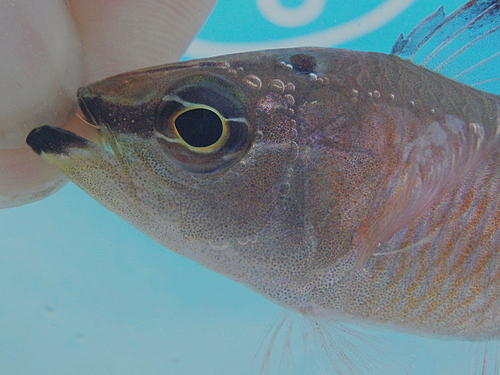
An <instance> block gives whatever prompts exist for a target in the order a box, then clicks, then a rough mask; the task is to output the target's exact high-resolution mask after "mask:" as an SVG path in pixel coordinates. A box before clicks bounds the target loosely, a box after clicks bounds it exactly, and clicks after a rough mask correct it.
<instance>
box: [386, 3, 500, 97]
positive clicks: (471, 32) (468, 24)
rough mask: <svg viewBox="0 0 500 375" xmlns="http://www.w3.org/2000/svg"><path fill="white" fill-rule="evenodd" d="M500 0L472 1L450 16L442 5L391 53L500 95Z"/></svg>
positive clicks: (400, 41)
mask: <svg viewBox="0 0 500 375" xmlns="http://www.w3.org/2000/svg"><path fill="white" fill-rule="evenodd" d="M499 30H500V0H473V1H470V2H468V3H466V4H465V5H463V6H462V7H460V8H459V9H457V10H456V11H454V12H453V13H451V14H450V15H449V16H446V15H445V13H444V9H443V7H441V8H439V9H438V10H437V11H436V12H435V13H434V14H432V15H431V16H429V17H428V18H427V19H425V20H424V21H423V22H422V23H420V24H419V25H418V26H417V27H416V28H415V29H413V30H412V31H411V32H410V34H408V37H407V38H404V37H403V35H402V34H401V35H400V36H399V38H398V40H397V41H396V43H395V44H394V46H393V47H392V51H391V53H392V54H394V55H398V56H400V57H401V58H404V59H408V60H411V61H413V62H414V63H415V64H418V65H422V66H424V67H426V68H428V69H430V70H434V71H436V72H439V73H441V74H443V75H444V76H446V77H449V78H453V79H455V80H457V81H459V82H462V83H465V84H467V85H470V86H473V87H477V88H478V89H481V90H484V91H488V92H491V93H495V94H500V33H499Z"/></svg>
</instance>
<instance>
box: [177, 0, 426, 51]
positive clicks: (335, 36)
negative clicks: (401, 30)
mask: <svg viewBox="0 0 500 375" xmlns="http://www.w3.org/2000/svg"><path fill="white" fill-rule="evenodd" d="M415 1H416V0H387V1H386V2H385V3H383V4H381V5H379V6H378V7H376V8H375V9H373V10H371V11H370V12H368V13H365V14H363V15H362V16H360V17H358V18H355V19H353V20H352V21H349V22H347V23H344V24H342V25H339V26H335V27H332V28H330V29H327V30H323V31H319V32H317V33H313V34H309V35H304V36H300V37H295V38H289V39H282V40H274V41H270V42H251V43H223V42H210V41H206V40H202V39H195V40H194V41H193V43H191V45H190V46H189V48H188V50H187V52H186V56H188V57H190V58H193V57H206V56H215V55H224V54H228V53H236V52H246V51H256V50H262V49H272V48H288V47H306V46H323V47H332V46H335V45H338V44H341V43H345V42H347V41H349V40H352V39H355V38H358V37H360V36H362V35H365V34H368V33H369V32H371V31H373V30H376V29H378V28H379V27H381V26H383V25H385V24H386V23H387V22H389V21H390V20H392V19H393V18H395V17H396V16H397V15H399V14H400V13H402V12H403V11H404V10H405V9H406V8H408V7H409V6H410V5H411V4H413V3H414V2H415Z"/></svg>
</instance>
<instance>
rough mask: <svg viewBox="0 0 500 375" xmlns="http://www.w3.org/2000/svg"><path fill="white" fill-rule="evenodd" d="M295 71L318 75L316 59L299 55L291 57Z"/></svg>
mask: <svg viewBox="0 0 500 375" xmlns="http://www.w3.org/2000/svg"><path fill="white" fill-rule="evenodd" d="M290 62H291V63H292V66H293V69H294V70H296V71H297V72H299V73H303V74H309V73H316V59H315V58H314V57H313V56H311V55H306V54H303V53H299V54H297V55H293V56H291V57H290Z"/></svg>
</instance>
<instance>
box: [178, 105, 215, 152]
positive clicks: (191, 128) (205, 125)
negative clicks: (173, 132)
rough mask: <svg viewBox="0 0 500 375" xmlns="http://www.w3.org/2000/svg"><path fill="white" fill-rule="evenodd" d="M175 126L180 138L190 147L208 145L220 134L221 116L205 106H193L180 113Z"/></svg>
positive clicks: (213, 142)
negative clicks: (193, 107)
mask: <svg viewBox="0 0 500 375" xmlns="http://www.w3.org/2000/svg"><path fill="white" fill-rule="evenodd" d="M175 127H176V129H177V131H178V132H179V135H180V136H181V137H182V139H183V140H184V141H185V142H186V143H187V144H189V145H190V146H192V147H209V146H212V145H213V144H215V143H216V142H217V141H218V140H219V139H220V137H221V136H222V131H223V124H222V120H221V118H220V117H219V116H218V115H217V114H216V113H215V112H213V111H211V110H209V109H206V108H195V109H191V110H188V111H186V112H183V113H181V114H180V115H179V116H178V117H177V118H176V119H175Z"/></svg>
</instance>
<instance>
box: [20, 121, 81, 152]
mask: <svg viewBox="0 0 500 375" xmlns="http://www.w3.org/2000/svg"><path fill="white" fill-rule="evenodd" d="M26 143H27V144H28V146H30V147H31V148H32V149H33V151H35V152H36V153H37V154H38V155H40V154H41V153H42V152H44V153H46V154H67V153H68V151H67V150H68V148H70V147H80V148H83V147H85V146H86V145H87V143H88V141H87V140H86V139H84V138H81V137H79V136H77V135H76V134H74V133H71V132H69V131H67V130H64V129H61V128H56V127H53V126H49V125H43V126H40V127H39V128H36V129H33V130H32V131H31V132H30V133H29V134H28V137H26Z"/></svg>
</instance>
